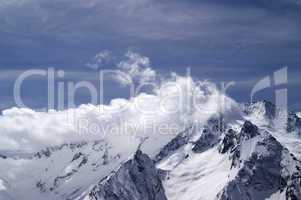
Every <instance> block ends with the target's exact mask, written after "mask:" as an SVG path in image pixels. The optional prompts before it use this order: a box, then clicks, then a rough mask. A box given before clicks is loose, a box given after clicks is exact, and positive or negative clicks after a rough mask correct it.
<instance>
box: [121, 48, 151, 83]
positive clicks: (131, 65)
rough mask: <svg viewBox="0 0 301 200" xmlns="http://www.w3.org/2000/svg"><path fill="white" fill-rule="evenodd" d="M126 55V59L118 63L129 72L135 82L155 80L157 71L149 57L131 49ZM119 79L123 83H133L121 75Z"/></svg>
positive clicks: (122, 69) (123, 69) (125, 71)
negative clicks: (152, 66)
mask: <svg viewBox="0 0 301 200" xmlns="http://www.w3.org/2000/svg"><path fill="white" fill-rule="evenodd" d="M125 57H126V59H125V60H124V61H121V62H120V63H119V64H118V68H119V69H120V70H121V71H122V72H124V73H125V74H127V75H128V76H129V77H130V78H131V79H132V80H133V81H134V82H137V83H145V82H150V81H154V80H155V78H156V72H155V71H154V70H153V69H152V68H151V67H150V60H149V58H148V57H145V56H141V55H140V54H138V53H134V52H131V51H129V52H127V53H126V54H125ZM119 81H120V83H121V84H123V85H127V84H129V83H131V82H129V81H128V80H127V79H122V78H121V77H119Z"/></svg>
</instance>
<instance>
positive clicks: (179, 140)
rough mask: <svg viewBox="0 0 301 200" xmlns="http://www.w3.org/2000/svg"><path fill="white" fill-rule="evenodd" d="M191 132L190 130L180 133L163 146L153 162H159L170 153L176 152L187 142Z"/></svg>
mask: <svg viewBox="0 0 301 200" xmlns="http://www.w3.org/2000/svg"><path fill="white" fill-rule="evenodd" d="M190 131H192V128H189V129H187V130H185V131H184V132H182V133H180V134H179V135H178V136H177V137H175V138H174V139H173V140H171V141H170V142H169V143H168V144H167V145H165V146H164V147H163V148H162V150H161V151H160V152H159V154H158V155H157V156H156V157H155V161H156V162H159V161H161V160H162V159H163V158H165V157H167V156H168V155H169V154H170V153H172V152H174V151H176V150H178V149H179V148H181V147H182V146H184V145H185V144H187V143H188V142H189V132H190Z"/></svg>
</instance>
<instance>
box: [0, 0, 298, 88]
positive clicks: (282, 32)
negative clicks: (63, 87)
mask: <svg viewBox="0 0 301 200" xmlns="http://www.w3.org/2000/svg"><path fill="white" fill-rule="evenodd" d="M300 11H301V3H300V0H274V1H268V0H227V1H224V0H188V1H182V0H175V1H171V0H169V1H167V0H163V1H155V0H114V1H112V0H51V1H49V0H10V1H7V0H0V23H1V26H0V47H1V48H0V68H1V69H3V70H4V69H5V70H7V69H12V68H14V70H17V71H18V70H24V69H28V68H31V67H49V66H52V67H57V68H65V69H68V70H77V69H83V68H84V66H85V63H87V62H88V61H89V59H91V58H93V56H94V55H95V54H96V53H98V52H99V51H102V50H106V49H107V50H110V51H111V52H113V53H114V54H116V55H122V54H124V53H125V52H126V51H127V50H129V49H131V50H133V51H137V52H140V53H141V54H143V55H146V56H148V57H150V59H151V61H152V62H153V64H154V66H155V67H156V68H157V69H159V70H171V71H177V72H183V71H185V70H184V68H185V67H188V66H189V67H191V68H192V71H193V72H194V73H195V76H198V77H202V78H211V79H214V80H217V81H221V80H222V79H226V80H233V79H237V78H239V79H241V81H244V82H250V81H249V80H256V78H258V77H261V76H263V75H265V74H267V73H271V72H273V71H275V70H277V69H279V68H280V67H283V66H286V65H287V66H289V72H290V73H291V74H300V70H299V69H300V66H301V60H300V58H301V38H300V35H301V26H300V22H301V12H300ZM246 69H247V70H246ZM250 71H251V72H250ZM253 82H254V81H253ZM294 84H296V81H294Z"/></svg>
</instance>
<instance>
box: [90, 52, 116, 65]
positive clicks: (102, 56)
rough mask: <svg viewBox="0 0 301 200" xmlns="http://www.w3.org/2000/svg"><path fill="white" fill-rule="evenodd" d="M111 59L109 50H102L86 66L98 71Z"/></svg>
mask: <svg viewBox="0 0 301 200" xmlns="http://www.w3.org/2000/svg"><path fill="white" fill-rule="evenodd" d="M111 59H112V53H111V52H110V51H109V50H103V51H100V52H99V53H97V54H96V55H95V56H94V58H93V59H92V61H91V62H89V63H87V64H86V66H87V67H89V68H92V69H95V70H97V69H99V68H100V67H101V66H102V65H104V64H108V63H109V61H110V60H111Z"/></svg>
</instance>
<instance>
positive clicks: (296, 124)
mask: <svg viewBox="0 0 301 200" xmlns="http://www.w3.org/2000/svg"><path fill="white" fill-rule="evenodd" d="M287 131H288V132H293V131H297V133H299V134H301V119H300V118H299V117H298V116H297V115H296V113H293V112H291V113H289V114H288V119H287Z"/></svg>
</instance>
